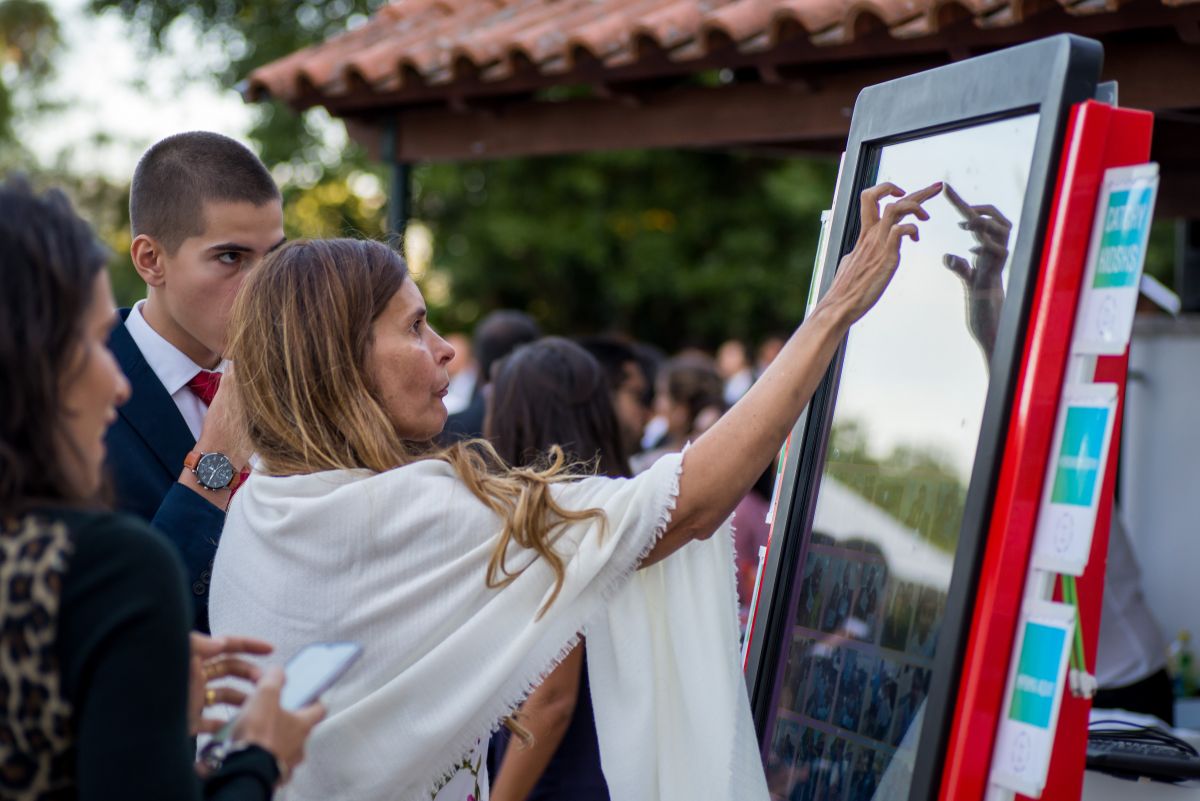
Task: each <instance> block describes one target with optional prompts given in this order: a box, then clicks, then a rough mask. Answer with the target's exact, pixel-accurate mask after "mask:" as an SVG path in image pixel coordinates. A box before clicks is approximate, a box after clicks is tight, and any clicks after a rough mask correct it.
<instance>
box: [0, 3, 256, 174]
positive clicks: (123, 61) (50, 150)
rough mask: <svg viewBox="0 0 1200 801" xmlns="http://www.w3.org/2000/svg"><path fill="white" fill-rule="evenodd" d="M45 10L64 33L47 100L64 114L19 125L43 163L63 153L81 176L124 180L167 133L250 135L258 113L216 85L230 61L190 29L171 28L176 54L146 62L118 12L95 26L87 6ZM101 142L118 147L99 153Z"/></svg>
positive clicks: (68, 5)
mask: <svg viewBox="0 0 1200 801" xmlns="http://www.w3.org/2000/svg"><path fill="white" fill-rule="evenodd" d="M48 2H49V4H50V6H51V7H52V8H53V9H54V12H55V14H56V16H57V17H58V19H59V22H60V25H61V26H62V36H63V47H62V49H61V50H60V52H59V54H58V58H57V59H56V65H57V76H56V78H55V79H54V81H53V82H52V83H51V84H50V85H49V86H48V87H47V89H46V92H45V94H46V96H47V97H48V98H49V99H52V100H56V101H63V102H66V103H67V108H66V109H65V110H63V111H61V112H57V111H56V112H49V113H47V114H45V115H44V116H42V117H40V118H38V119H35V120H33V121H23V122H19V123H18V130H19V132H20V135H21V137H22V139H23V141H24V142H25V144H26V145H27V146H28V147H29V149H30V150H32V151H33V152H34V154H35V155H36V156H37V157H38V158H39V160H41V161H43V162H52V161H54V159H56V158H57V157H58V156H59V154H61V153H66V154H67V157H68V159H69V161H68V163H69V164H70V166H72V167H73V168H74V169H75V170H77V171H80V172H100V173H103V174H105V175H108V176H110V177H112V178H114V179H125V180H127V179H128V178H129V176H130V175H131V174H132V173H133V167H134V165H135V164H136V162H137V158H138V155H139V154H140V153H141V152H142V150H144V149H145V148H146V147H148V146H149V145H150V144H153V143H154V142H155V141H157V140H158V139H161V138H162V137H164V136H167V135H169V134H172V133H177V132H179V131H187V130H195V129H204V130H210V131H218V132H220V133H224V134H227V135H229V136H234V137H239V138H240V137H244V135H245V133H246V131H247V130H248V129H249V126H250V122H251V119H252V112H251V109H250V108H249V107H247V106H246V105H245V104H244V103H243V102H242V99H241V97H240V96H239V95H238V94H237V93H236V92H235V91H233V90H232V89H224V90H222V89H221V88H220V87H218V86H217V85H216V83H215V82H214V81H213V80H212V78H211V76H212V74H213V72H214V71H215V70H216V69H218V68H219V67H220V66H221V65H222V64H223V56H222V54H221V52H220V49H219V48H218V47H215V46H213V44H212V43H205V42H203V41H199V40H198V39H197V37H196V35H195V32H194V30H193V29H190V26H187V25H180V24H177V25H176V26H175V27H174V29H173V30H172V36H171V45H172V47H171V50H172V52H171V53H169V54H168V55H165V56H161V55H154V56H151V57H147V56H146V53H145V52H144V49H143V48H142V47H141V46H140V45H139V44H138V41H137V40H136V38H135V36H134V33H133V31H132V30H131V29H130V28H129V26H127V25H126V24H125V23H124V21H122V20H121V19H120V18H119V17H118V16H116V15H115V14H106V15H104V16H102V17H100V18H96V17H94V16H92V15H90V14H88V13H87V11H86V10H85V5H86V0H48ZM181 54H186V55H181ZM189 77H190V79H189ZM97 135H101V136H104V137H107V138H108V139H109V140H111V144H107V145H103V146H97V145H95V144H94V140H95V137H96V136H97Z"/></svg>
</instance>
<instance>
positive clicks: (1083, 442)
mask: <svg viewBox="0 0 1200 801" xmlns="http://www.w3.org/2000/svg"><path fill="white" fill-rule="evenodd" d="M1107 424H1108V409H1097V408H1094V407H1091V406H1072V407H1070V408H1068V409H1067V423H1066V426H1065V427H1064V428H1063V439H1062V447H1061V448H1060V449H1059V453H1058V464H1057V465H1056V467H1055V472H1054V488H1053V490H1051V493H1050V500H1051V501H1052V502H1053V503H1065V504H1070V505H1072V506H1091V505H1092V497H1093V496H1094V495H1095V493H1096V481H1097V478H1098V477H1099V475H1100V450H1101V448H1103V446H1104V428H1105V426H1106V425H1107Z"/></svg>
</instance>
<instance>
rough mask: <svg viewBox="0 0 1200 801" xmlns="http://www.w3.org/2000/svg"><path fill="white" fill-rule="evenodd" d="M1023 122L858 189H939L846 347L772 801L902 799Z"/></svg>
mask: <svg viewBox="0 0 1200 801" xmlns="http://www.w3.org/2000/svg"><path fill="white" fill-rule="evenodd" d="M1037 122H1038V117H1037V115H1034V114H1030V115H1025V116H1021V117H1012V118H1008V119H1004V120H999V121H995V122H990V123H986V124H981V125H976V126H972V127H968V128H961V129H956V130H953V131H949V132H945V133H941V134H937V135H933V136H928V137H925V138H921V139H915V140H911V141H906V142H900V143H897V144H892V145H886V146H884V147H883V148H882V149H881V151H880V153H879V167H878V171H877V173H876V175H875V176H873V177H871V180H869V181H868V182H867V185H870V184H873V183H878V182H882V181H891V182H893V183H895V184H897V185H898V186H900V187H901V188H902V189H904V190H906V191H913V190H916V189H918V188H920V187H923V186H927V185H929V184H931V183H933V182H935V181H943V182H945V183H946V184H947V186H948V187H949V189H948V190H947V191H943V192H942V194H940V195H938V196H937V197H936V198H934V199H932V200H931V201H929V202H928V203H927V204H926V210H927V211H928V212H929V214H930V220H928V221H926V222H921V223H919V225H920V237H921V238H920V241H919V242H908V241H906V242H905V244H904V246H903V249H902V252H901V262H900V267H899V269H898V271H897V274H896V277H895V279H894V280H893V282H892V284H891V286H890V287H889V289H888V291H887V292H886V293H885V295H884V297H883V298H882V300H881V301H880V302H879V304H878V305H877V306H876V307H875V308H874V309H872V310H871V312H870V313H868V315H867V316H866V317H865V318H864V319H863V320H861V321H860V322H859V323H858V324H857V325H855V326H854V328H853V329H852V330H851V332H850V336H849V339H848V342H847V346H846V354H845V360H844V362H843V365H842V370H841V377H840V381H839V385H838V389H837V397H836V401H835V406H834V412H833V420H832V429H831V433H830V438H829V445H828V448H827V450H826V453H825V462H824V466H823V469H822V472H821V476H820V483H819V485H818V488H817V498H816V509H815V513H814V523H813V531H812V535H811V536H810V537H809V539H808V541H807V542H806V543H805V544H804V547H803V549H802V552H801V555H800V559H799V562H798V565H797V569H798V573H797V575H796V576H795V581H794V582H793V585H792V586H793V587H794V592H793V597H792V598H791V599H790V600H789V607H790V608H789V612H788V615H789V619H788V624H787V631H788V635H787V640H786V642H785V645H784V646H783V647H782V649H781V654H780V659H781V664H780V665H779V667H778V670H777V671H776V673H775V675H776V676H777V677H778V678H777V681H776V687H775V688H774V695H773V713H772V716H771V719H770V720H769V721H768V732H769V734H768V739H767V743H766V749H767V751H766V754H765V756H766V765H767V773H768V782H769V785H770V789H771V793H772V797H773V798H776V799H786V800H787V801H872V800H873V799H879V800H880V801H883V800H884V799H886V800H887V801H893V800H894V801H902V800H903V799H907V798H908V791H909V781H910V775H911V765H912V763H913V760H914V758H915V754H914V751H915V749H916V744H917V742H918V734H919V731H920V727H921V723H922V720H923V710H924V700H925V696H926V694H927V692H928V688H929V686H930V682H931V681H936V680H937V677H936V676H934V675H933V672H932V668H933V664H934V655H935V653H936V652H937V647H938V636H939V632H940V627H941V621H942V618H943V615H944V612H945V608H946V599H947V590H948V588H949V586H950V579H951V576H952V574H953V572H954V569H955V564H954V560H955V548H956V546H957V544H958V538H959V529H960V527H961V525H962V518H963V509H964V503H965V500H966V496H967V488H968V486H969V484H970V479H971V470H972V464H973V461H974V458H975V451H976V448H977V444H978V439H979V431H980V425H981V422H982V419H983V412H984V401H985V396H986V394H987V387H988V358H987V357H988V355H990V347H991V343H992V341H993V336H994V332H995V328H996V325H997V323H998V319H999V310H1000V308H1001V307H1002V304H1003V301H1004V287H1005V286H1006V284H1007V279H1008V266H1009V265H1008V262H1009V258H1010V256H1009V254H1010V252H1011V250H1012V248H1013V247H1014V245H1015V243H1016V240H1017V236H1018V233H1019V232H1018V231H1017V223H1018V220H1019V219H1020V216H1021V209H1022V205H1023V202H1024V198H1025V189H1026V184H1027V182H1028V177H1029V169H1030V164H1031V162H1032V158H1033V149H1034V141H1035V138H1036V135H1037Z"/></svg>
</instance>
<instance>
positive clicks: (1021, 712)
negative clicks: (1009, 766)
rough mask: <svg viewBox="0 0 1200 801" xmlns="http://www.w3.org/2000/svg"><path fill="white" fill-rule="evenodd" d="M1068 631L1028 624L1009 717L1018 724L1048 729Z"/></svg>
mask: <svg viewBox="0 0 1200 801" xmlns="http://www.w3.org/2000/svg"><path fill="white" fill-rule="evenodd" d="M1066 638H1067V632H1066V631H1065V630H1064V629H1061V628H1055V627H1054V626H1045V625H1042V624H1041V623H1027V624H1026V625H1025V641H1024V642H1023V643H1022V644H1021V661H1020V662H1019V663H1018V665H1017V682H1016V686H1015V687H1013V699H1012V706H1011V707H1010V708H1009V710H1008V716H1009V718H1011V719H1012V720H1015V721H1017V722H1018V723H1028V724H1029V725H1030V726H1037V727H1039V728H1042V729H1045V728H1049V726H1050V713H1051V712H1052V711H1053V710H1054V699H1055V697H1056V696H1057V694H1058V666H1059V663H1060V662H1061V661H1062V650H1063V643H1065V642H1066Z"/></svg>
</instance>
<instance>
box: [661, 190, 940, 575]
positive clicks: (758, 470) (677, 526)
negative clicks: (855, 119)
mask: <svg viewBox="0 0 1200 801" xmlns="http://www.w3.org/2000/svg"><path fill="white" fill-rule="evenodd" d="M941 189H942V185H941V184H940V183H937V184H934V185H933V186H929V187H926V188H925V189H921V190H919V191H917V192H913V193H911V194H908V195H905V194H904V192H903V191H902V190H901V189H900V188H899V187H897V186H896V185H894V184H890V183H884V184H880V185H878V186H875V187H872V188H870V189H867V190H866V191H864V192H863V193H862V196H861V201H860V202H861V215H862V228H861V230H860V232H859V236H858V241H857V242H856V243H855V245H854V249H853V250H852V251H851V252H850V253H848V254H847V255H846V256H845V258H843V259H842V262H841V264H840V265H839V266H838V271H837V275H835V276H834V279H833V284H832V286H830V289H829V292H828V293H826V295H825V297H824V298H822V299H821V301H820V302H819V303H818V304H817V305H816V307H815V308H814V309H813V311H812V314H810V315H809V316H808V318H807V319H806V320H805V321H804V324H803V325H801V326H800V328H799V329H798V330H797V331H796V332H795V333H794V334H792V336H791V338H790V339H789V340H788V342H787V344H786V345H785V346H784V348H783V350H782V351H780V353H779V356H778V357H777V358H776V359H775V361H773V362H771V366H770V367H769V368H767V371H766V372H765V373H764V374H763V376H762V378H760V379H759V380H758V381H757V382H755V384H754V386H753V387H751V388H750V391H749V392H747V393H746V395H745V396H744V397H743V398H742V399H741V400H740V401H738V402H737V403H736V404H735V405H734V407H733V408H732V409H730V410H729V412H728V413H727V414H726V415H725V416H724V417H722V418H721V419H720V420H719V421H718V422H717V423H716V424H715V425H714V426H713V427H712V428H710V429H709V430H708V431H706V432H705V433H704V434H703V435H702V436H701V437H700V438H699V439H698V440H696V442H695V443H693V445H692V447H691V448H690V449H689V450H688V452H687V454H686V455H685V456H684V469H683V475H682V476H681V478H680V484H679V497H678V499H677V501H676V506H675V512H674V514H673V515H672V519H671V525H670V526H668V527H667V530H666V532H665V533H664V534H663V537H662V539H661V540H659V542H658V544H657V545H655V546H654V548H653V549H652V550H651V551H650V553H649V554H648V555H647V557H646V559H645V561H644V562H643V565H649V564H653V563H654V562H656V561H658V560H660V559H662V558H664V557H666V556H668V555H670V554H671V553H674V552H675V551H676V550H678V549H679V548H681V547H682V546H684V545H686V544H687V543H688V542H691V541H692V540H694V539H699V538H703V537H708V536H710V535H711V534H712V533H713V531H715V530H716V528H717V527H718V526H719V525H720V524H721V522H722V521H723V520H725V519H726V518H727V517H728V516H729V515H730V513H731V512H732V511H733V508H734V507H735V506H736V505H737V503H738V501H739V500H741V499H742V497H743V496H745V494H746V493H747V492H748V491H749V490H750V487H751V485H752V484H753V483H754V480H755V478H757V477H758V476H759V475H761V474H762V472H763V471H764V470H765V469H766V468H767V466H768V465H769V464H770V463H771V459H772V458H774V456H775V454H776V453H778V452H779V448H780V446H781V445H782V444H783V441H784V439H785V438H786V437H787V435H788V432H789V431H791V429H792V426H793V425H795V423H796V420H797V418H799V416H800V413H801V412H802V411H804V407H805V406H806V405H807V404H808V402H809V400H810V399H811V398H812V395H813V393H814V392H815V391H816V389H817V386H818V384H819V383H820V381H821V378H822V377H823V376H824V374H825V370H826V368H827V367H828V366H829V362H830V360H832V358H833V355H834V353H836V352H837V348H838V345H839V344H840V343H841V341H842V339H843V338H844V337H845V336H846V332H847V331H849V329H850V326H851V325H852V324H853V323H854V322H855V321H857V320H858V319H859V318H860V317H862V316H863V315H864V314H865V313H866V312H867V311H868V310H869V309H870V308H871V307H872V306H874V305H875V302H876V301H877V300H878V299H879V297H880V295H882V294H883V290H884V289H885V288H886V287H887V285H888V282H889V281H891V279H892V275H893V274H894V273H895V271H896V266H897V265H898V264H899V260H900V242H901V240H902V239H903V238H904V237H906V236H907V237H910V238H911V239H913V240H914V241H915V240H916V239H917V238H918V234H917V226H916V225H915V224H914V223H912V222H905V220H906V219H907V217H908V216H909V215H910V214H911V215H913V216H914V217H916V218H917V219H918V220H928V219H929V215H928V214H927V213H926V212H925V211H924V209H922V208H921V204H922V203H924V202H925V201H926V200H929V199H930V198H931V197H933V196H934V195H936V194H937V193H938V192H940V191H941ZM887 197H899V198H900V199H899V200H897V201H895V202H893V203H891V204H890V205H888V206H886V207H884V208H883V210H882V211H880V203H881V202H882V201H883V199H884V198H887Z"/></svg>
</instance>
